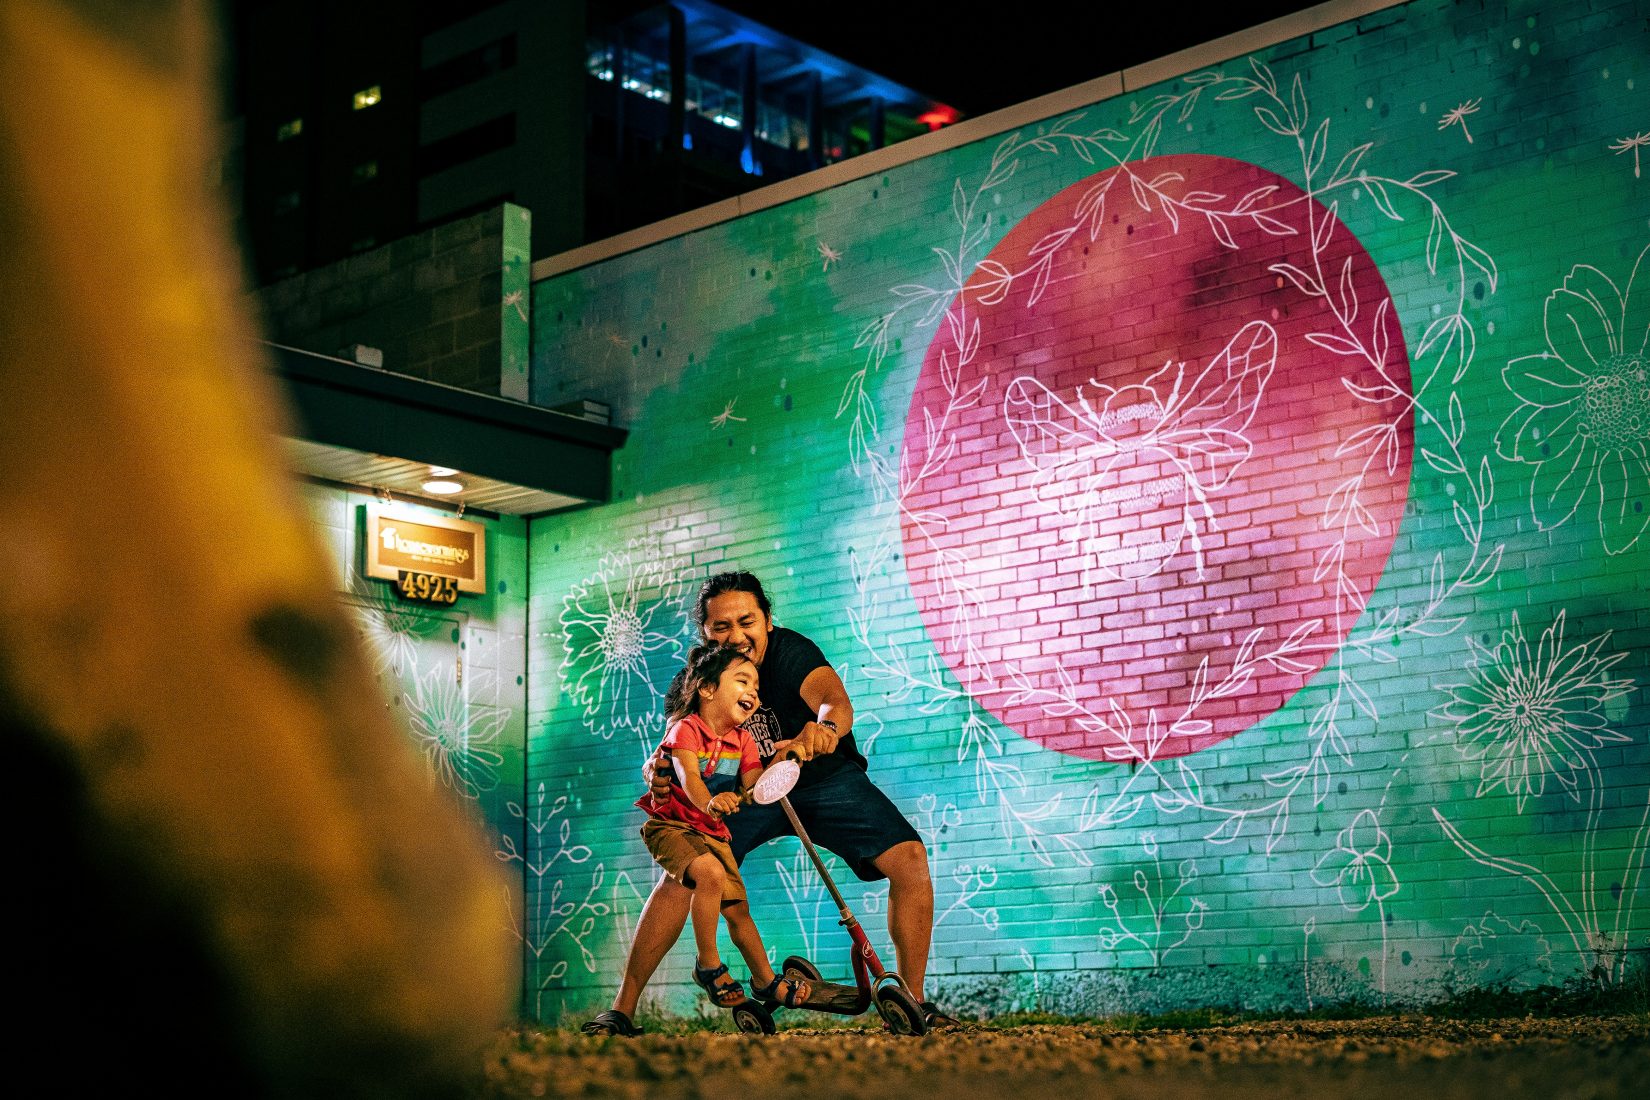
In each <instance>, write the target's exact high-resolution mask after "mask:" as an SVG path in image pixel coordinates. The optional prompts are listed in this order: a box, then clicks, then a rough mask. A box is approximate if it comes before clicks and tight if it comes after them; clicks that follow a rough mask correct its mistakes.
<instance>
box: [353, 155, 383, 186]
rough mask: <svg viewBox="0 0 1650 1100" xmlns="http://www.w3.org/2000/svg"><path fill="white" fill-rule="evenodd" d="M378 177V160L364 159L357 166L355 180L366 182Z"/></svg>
mask: <svg viewBox="0 0 1650 1100" xmlns="http://www.w3.org/2000/svg"><path fill="white" fill-rule="evenodd" d="M377 178H378V162H377V161H375V160H369V161H363V162H362V163H360V164H357V165H356V166H355V182H356V183H366V182H367V181H368V180H375V179H377Z"/></svg>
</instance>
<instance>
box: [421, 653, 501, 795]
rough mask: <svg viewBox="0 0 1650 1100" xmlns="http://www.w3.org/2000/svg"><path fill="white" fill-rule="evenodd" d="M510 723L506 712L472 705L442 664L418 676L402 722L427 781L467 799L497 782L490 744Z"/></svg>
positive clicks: (497, 756)
mask: <svg viewBox="0 0 1650 1100" xmlns="http://www.w3.org/2000/svg"><path fill="white" fill-rule="evenodd" d="M509 721H510V712H509V711H508V710H503V709H500V708H497V707H481V706H474V705H472V704H471V703H470V701H469V700H468V699H466V698H465V697H464V689H463V687H462V685H460V684H459V682H458V676H457V674H456V671H455V670H454V669H453V668H451V667H450V666H446V665H435V666H433V667H432V668H431V669H430V670H429V671H428V672H426V673H425V674H424V675H422V676H420V677H419V678H418V681H417V683H416V684H415V685H414V688H413V692H412V695H411V697H410V698H409V699H408V700H407V723H408V725H409V726H410V727H411V729H412V733H413V737H414V739H415V741H416V742H417V744H418V747H419V749H420V750H422V751H423V753H424V763H425V764H426V765H427V766H428V768H429V774H430V778H431V780H432V781H437V782H440V784H441V785H442V786H443V787H446V788H447V789H448V790H451V791H456V792H458V793H459V794H460V795H462V796H463V797H465V798H469V799H474V798H477V797H479V796H480V795H481V793H482V792H483V791H490V790H492V789H493V788H494V787H496V786H498V768H499V766H500V765H501V764H503V763H504V757H503V755H502V754H501V753H500V752H499V751H498V749H497V748H495V747H494V743H495V742H496V741H497V740H498V735H499V733H500V732H501V731H502V730H503V729H504V726H505V724H506V723H508V722H509Z"/></svg>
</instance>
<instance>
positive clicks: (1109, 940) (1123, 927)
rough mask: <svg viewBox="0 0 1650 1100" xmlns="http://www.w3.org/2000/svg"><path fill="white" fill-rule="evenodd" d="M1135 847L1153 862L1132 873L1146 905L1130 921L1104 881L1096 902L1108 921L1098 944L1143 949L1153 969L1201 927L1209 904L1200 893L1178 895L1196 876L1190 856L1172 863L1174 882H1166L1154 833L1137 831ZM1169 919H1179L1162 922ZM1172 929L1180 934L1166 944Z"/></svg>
mask: <svg viewBox="0 0 1650 1100" xmlns="http://www.w3.org/2000/svg"><path fill="white" fill-rule="evenodd" d="M1140 850H1141V851H1142V852H1144V853H1145V855H1146V858H1147V859H1149V860H1151V861H1152V868H1151V871H1150V872H1148V871H1146V870H1145V869H1144V868H1136V869H1135V872H1134V876H1133V884H1134V890H1135V893H1137V894H1139V895H1140V897H1141V899H1142V900H1143V902H1144V904H1145V913H1144V914H1142V916H1143V919H1142V920H1139V921H1136V922H1133V923H1132V924H1131V922H1130V920H1129V918H1128V917H1126V916H1124V914H1123V910H1122V902H1121V899H1120V898H1119V897H1118V895H1117V891H1116V889H1114V888H1113V887H1112V886H1111V885H1110V884H1109V883H1108V884H1106V885H1104V886H1102V887H1100V901H1101V903H1102V904H1104V905H1105V907H1106V909H1107V910H1108V911H1109V912H1110V913H1111V917H1110V920H1111V923H1110V924H1107V925H1105V926H1103V927H1102V928H1101V929H1100V946H1101V947H1102V948H1104V949H1105V950H1107V951H1116V952H1118V954H1120V955H1121V954H1123V953H1124V952H1127V951H1131V950H1138V951H1144V952H1145V953H1146V955H1147V956H1148V957H1149V958H1150V959H1151V968H1152V970H1154V971H1156V970H1161V969H1162V968H1163V962H1164V960H1165V959H1167V958H1168V956H1169V954H1170V953H1171V952H1173V951H1174V950H1175V948H1177V947H1180V946H1182V945H1183V944H1185V943H1186V941H1187V940H1189V939H1191V938H1192V936H1193V935H1194V934H1195V933H1196V932H1198V931H1199V930H1200V929H1202V927H1203V918H1204V914H1205V913H1207V912H1208V910H1209V907H1208V905H1207V904H1205V903H1204V901H1203V899H1202V898H1194V897H1188V898H1186V899H1185V900H1184V901H1181V900H1180V895H1181V894H1182V893H1184V892H1185V890H1186V888H1187V887H1188V886H1191V885H1192V883H1194V882H1196V881H1197V862H1196V861H1195V860H1191V859H1183V860H1181V861H1180V862H1179V863H1178V864H1176V865H1175V872H1174V882H1173V883H1170V882H1169V879H1168V875H1167V873H1166V872H1165V870H1164V866H1165V862H1164V859H1163V856H1162V852H1161V849H1160V848H1159V847H1158V843H1157V838H1156V837H1155V836H1153V835H1152V834H1151V833H1142V834H1141V836H1140ZM1177 902H1179V904H1178V905H1177V904H1176V903H1177ZM1171 918H1175V919H1176V920H1177V921H1178V924H1179V927H1178V928H1172V927H1166V926H1167V925H1169V923H1170V920H1171ZM1177 931H1178V932H1179V933H1180V937H1179V938H1178V939H1176V940H1175V941H1174V942H1173V943H1169V944H1167V945H1165V943H1164V940H1166V939H1167V938H1168V937H1170V936H1172V935H1174V934H1175V932H1177Z"/></svg>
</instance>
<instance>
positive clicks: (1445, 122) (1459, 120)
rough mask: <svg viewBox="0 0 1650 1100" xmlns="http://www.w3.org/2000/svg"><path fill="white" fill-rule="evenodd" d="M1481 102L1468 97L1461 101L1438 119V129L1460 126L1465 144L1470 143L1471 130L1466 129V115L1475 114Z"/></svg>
mask: <svg viewBox="0 0 1650 1100" xmlns="http://www.w3.org/2000/svg"><path fill="white" fill-rule="evenodd" d="M1482 102H1484V101H1483V100H1482V99H1469V100H1467V101H1466V102H1465V103H1463V104H1461V105H1460V106H1459V107H1457V108H1455V110H1453V111H1451V112H1449V113H1448V114H1446V115H1445V116H1444V117H1443V118H1441V119H1439V120H1438V129H1440V130H1448V129H1449V128H1450V127H1451V126H1459V127H1461V132H1462V133H1463V134H1465V135H1466V137H1467V144H1468V145H1471V144H1472V131H1471V130H1469V129H1467V116H1468V115H1475V114H1477V113H1478V105H1479V104H1480V103H1482Z"/></svg>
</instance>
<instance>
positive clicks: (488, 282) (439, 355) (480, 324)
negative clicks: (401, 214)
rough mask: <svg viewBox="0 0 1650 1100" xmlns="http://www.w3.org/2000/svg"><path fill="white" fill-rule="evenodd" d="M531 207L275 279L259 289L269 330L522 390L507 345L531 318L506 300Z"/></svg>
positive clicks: (491, 213) (296, 343)
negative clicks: (519, 230)
mask: <svg viewBox="0 0 1650 1100" xmlns="http://www.w3.org/2000/svg"><path fill="white" fill-rule="evenodd" d="M526 214H527V212H526V211H525V210H523V209H522V208H521V207H517V206H514V205H512V204H503V205H500V206H498V207H495V208H493V209H490V210H484V211H482V212H481V213H478V214H473V215H471V216H469V217H466V218H461V219H459V220H457V221H452V222H448V223H446V224H444V225H439V226H436V227H434V228H432V229H429V230H426V231H424V232H422V233H416V234H413V235H412V236H409V237H404V238H402V239H401V240H398V241H395V242H393V243H391V244H387V245H385V246H383V247H382V248H375V249H372V250H371V251H368V252H363V253H361V254H360V255H357V256H351V257H350V258H349V259H347V260H340V261H339V262H337V263H334V264H328V265H327V266H325V267H319V268H316V269H315V270H313V271H307V272H304V273H302V274H299V275H294V276H292V277H291V278H288V279H282V280H280V281H279V282H276V283H272V284H270V285H269V286H267V287H264V288H263V289H262V290H260V291H258V292H257V294H256V295H255V298H256V301H257V305H258V308H260V309H261V311H262V312H263V314H264V316H265V324H264V331H266V332H267V333H269V339H271V340H273V341H275V342H276V343H279V344H287V345H290V346H292V347H298V348H303V349H304V350H306V351H314V352H319V353H320V354H323V355H336V354H338V353H339V351H340V349H343V348H347V347H349V346H351V345H354V344H365V345H367V346H368V347H375V348H378V349H379V350H381V351H382V352H383V353H384V364H383V365H384V369H385V370H390V371H394V372H396V373H397V374H406V375H410V376H412V377H414V378H423V379H427V380H429V381H432V382H440V383H443V384H445V385H449V386H457V387H459V388H461V389H467V390H476V391H479V392H482V393H491V394H498V393H500V392H501V386H502V388H503V390H504V391H505V392H506V393H507V394H508V395H509V396H514V397H518V398H523V397H525V393H522V392H519V391H520V390H521V387H520V386H519V384H517V383H516V381H515V378H516V375H517V374H518V373H519V365H517V364H516V363H514V362H513V361H512V362H510V363H508V364H506V363H505V360H506V358H508V357H507V355H506V354H505V352H506V350H509V351H512V352H513V351H514V345H515V342H516V338H515V336H514V333H513V328H512V321H511V318H512V317H514V318H519V319H521V323H522V324H523V325H524V324H525V319H524V318H521V312H518V307H517V306H516V305H515V303H512V304H511V305H504V304H503V303H504V298H505V295H506V292H507V291H508V290H515V289H520V288H519V287H516V286H514V284H515V283H516V282H518V281H519V274H518V273H519V271H521V270H524V269H525V267H526V259H525V255H524V254H521V255H518V253H520V252H521V251H522V250H521V249H520V248H519V247H518V245H517V242H516V241H515V239H514V238H515V236H516V233H515V229H516V224H517V223H519V222H521V221H523V220H524V219H525V216H526ZM506 283H510V284H512V285H511V286H510V287H506V286H505V284H506ZM516 301H517V302H518V303H523V302H524V301H525V299H524V297H523V296H520V295H518V297H517V299H516ZM519 308H520V310H521V311H522V312H524V311H525V305H521V306H520V307H519ZM506 310H507V311H508V316H507V315H506V314H505V311H506ZM506 342H508V344H509V347H508V349H506V347H505V343H506ZM512 390H515V391H517V392H510V391H512Z"/></svg>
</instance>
